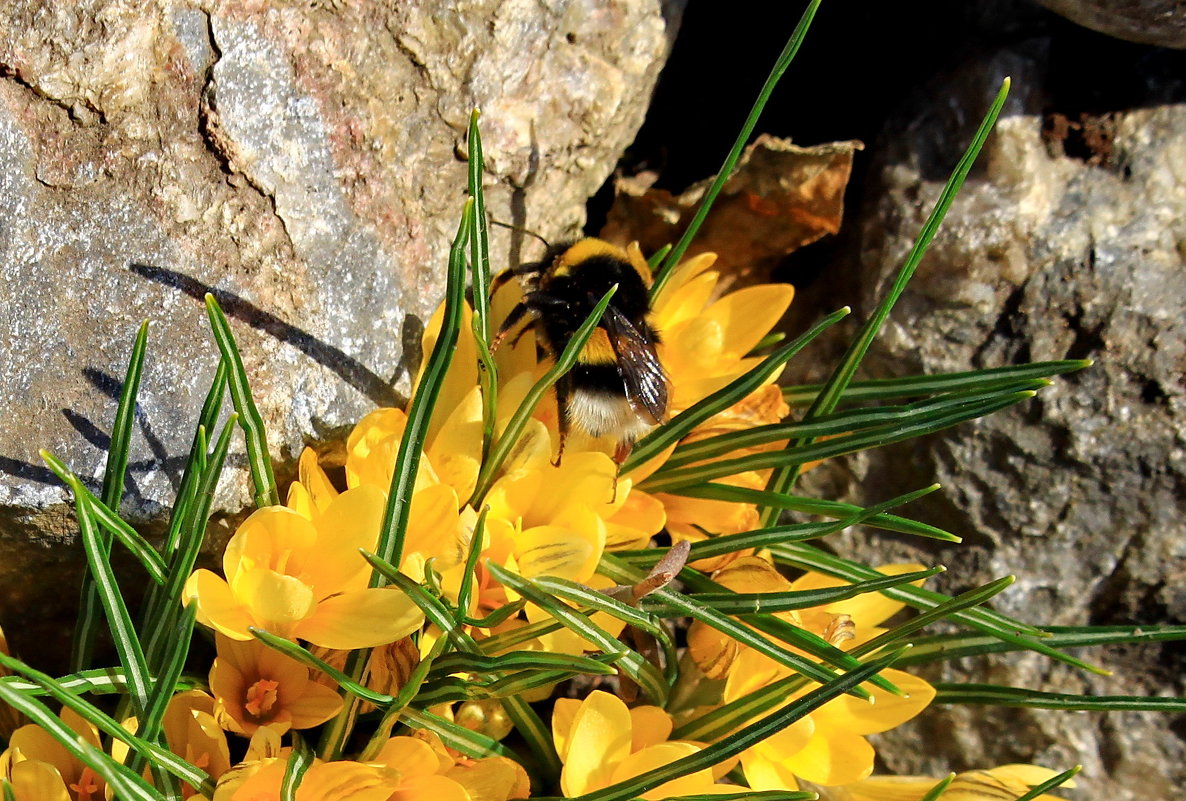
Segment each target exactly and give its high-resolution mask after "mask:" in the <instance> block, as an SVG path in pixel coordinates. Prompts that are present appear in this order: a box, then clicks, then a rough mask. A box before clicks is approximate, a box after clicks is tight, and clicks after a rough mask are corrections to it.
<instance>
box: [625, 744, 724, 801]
mask: <svg viewBox="0 0 1186 801" xmlns="http://www.w3.org/2000/svg"><path fill="white" fill-rule="evenodd" d="M700 750H701V749H700V746H697V745H692V744H691V743H684V742H673V743H657V744H656V745H651V746H648V747H647V748H644V749H643V750H641V751H636V752H635V753H633V754H631V755H630V756H628V757H626V758H625V759H624V760H622V762H621V764H619V765H618V767H617V768H616V769H615V770H614V772H613V776H612V777H611V778H610V781H611V782H612V783H617V782H621V781H625V780H627V779H630V778H633V777H634V776H638V775H640V774H642V773H646V772H647V771H649V770H654V769H656V768H662V767H665V766H667V765H670V764H671V763H672V762H675V761H676V760H677V759H683V758H684V757H689V756H691V755H692V754H696V753H699V752H700ZM712 785H713V778H712V771H711V770H709V769H708V768H704V769H703V770H698V771H696V772H695V773H689V774H688V775H686V776H680V777H679V778H678V779H672V780H671V781H669V782H665V783H663V784H661V785H659V786H658V787H653V788H651V789H650V790H647V791H646V792H644V793H642V794H641V796H639V797H640V798H645V799H648V801H651V799H660V798H669V797H671V796H678V795H694V794H696V793H702V792H704V791H706V790H707V789H708V788H710V787H712Z"/></svg>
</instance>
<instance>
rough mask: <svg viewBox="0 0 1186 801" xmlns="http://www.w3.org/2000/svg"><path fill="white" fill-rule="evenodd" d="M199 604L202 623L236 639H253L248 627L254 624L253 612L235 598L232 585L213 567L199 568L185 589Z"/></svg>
mask: <svg viewBox="0 0 1186 801" xmlns="http://www.w3.org/2000/svg"><path fill="white" fill-rule="evenodd" d="M182 592H183V594H184V596H185V597H186V598H192V599H194V600H192V601H191V603H196V604H197V605H198V615H197V619H198V622H199V623H201V624H202V625H204V626H210V627H211V628H213V629H217V630H218V631H221V632H222V633H223V634H225V635H226V636H228V637H233V638H234V639H236V640H247V639H251V635H250V634H249V633H248V632H247V627H248V626H251V625H253V624H254V620H253V618H252V616H251V611H250V610H249V609H248V608H247V606H246V605H245V604H244V603H243V602H241V601H240V600H239V599H238V598H236V597H235V595H234V593H232V592H231V588H230V585H228V584H227V583H226V581H224V580H223V579H222V578H221V577H220V576H217V575H215V574H214V573H211V572H210V571H209V570H205V569H202V570H197V571H195V572H194V573H193V574H192V575H191V576H190V577H189V578H188V579H186V582H185V589H184V590H183V591H182Z"/></svg>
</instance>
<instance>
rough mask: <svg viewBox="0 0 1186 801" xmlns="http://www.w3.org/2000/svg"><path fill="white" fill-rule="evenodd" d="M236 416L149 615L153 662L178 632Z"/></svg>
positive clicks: (149, 650)
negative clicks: (185, 590) (184, 596)
mask: <svg viewBox="0 0 1186 801" xmlns="http://www.w3.org/2000/svg"><path fill="white" fill-rule="evenodd" d="M236 418H237V415H234V414H232V415H231V416H230V417H229V418H228V419H227V421H226V424H224V425H223V427H222V432H221V433H220V434H219V435H218V441H217V442H216V443H215V444H214V451H213V452H212V453H211V454H210V458H209V460H208V461H207V463H206V469H205V470H204V471H203V472H202V475H201V476H200V478H199V479H198V483H197V488H196V490H195V491H194V500H193V503H192V504H191V506H190V510H189V515H188V516H187V518H186V520H185V522H184V524H183V526H182V533H181V542H180V545H179V547H178V548H177V550H176V551H175V552H174V553H173V558H172V560H171V561H170V563H169V572H168V575H167V576H166V578H165V584H164V586H163V587H161V589H160V592H159V593H158V594H157V596H156V598H157V600H158V603H157V605H156V606H155V607H154V608H153V610H152V614H151V616H150V617H148V618H147V629H146V630H147V642H148V648H147V656H148V659H149V664H151V665H158V664H160V660H161V654H162V653H163V652H164V649H165V648H166V647H167V645H168V644H169V642H170V640H171V639H172V638H173V637H174V636H176V635H175V631H176V628H175V621H176V620H177V619H178V617H179V615H180V614H181V607H182V597H181V591H182V589H183V588H184V587H185V582H186V580H187V579H188V578H189V577H190V574H191V573H193V572H194V564H195V563H196V562H197V560H198V553H199V552H200V551H201V550H202V543H203V542H205V540H206V524H207V523H208V522H209V520H210V510H211V508H212V507H213V505H214V491H215V489H217V487H218V480H219V479H220V478H221V477H222V467H223V464H225V462H226V455H227V451H228V450H229V449H230V445H231V434H232V433H233V432H234V428H235V424H236V422H237V419H236Z"/></svg>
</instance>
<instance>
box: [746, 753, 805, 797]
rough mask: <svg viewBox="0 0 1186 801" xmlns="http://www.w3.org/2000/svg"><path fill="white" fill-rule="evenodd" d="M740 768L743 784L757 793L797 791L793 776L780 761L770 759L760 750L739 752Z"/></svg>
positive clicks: (796, 783)
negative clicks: (743, 772)
mask: <svg viewBox="0 0 1186 801" xmlns="http://www.w3.org/2000/svg"><path fill="white" fill-rule="evenodd" d="M741 768H742V770H743V771H745V783H746V784H748V785H749V786H750V788H751V789H753V790H757V791H759V792H762V791H765V790H798V789H799V783H798V782H797V781H795V774H794V773H793V772H792V771H791V770H790V768H788V767H787V766H786V765H785V764H783V762H782V760H781V759H778V758H772V757H770V756H767V754H766V753H765V752H764V751H763V750H761V748H747V749H746V750H744V751H742V752H741Z"/></svg>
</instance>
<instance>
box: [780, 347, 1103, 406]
mask: <svg viewBox="0 0 1186 801" xmlns="http://www.w3.org/2000/svg"><path fill="white" fill-rule="evenodd" d="M1091 365H1092V361H1091V359H1065V360H1063V361H1054V362H1032V363H1030V364H1018V365H1009V366H1007V367H990V368H988V369H985V370H968V371H966V372H959V373H937V374H935V375H911V376H902V377H900V378H877V379H873V380H869V381H853V382H851V383H850V384H849V385H848V388H847V389H845V390H844V395H843V396H841V398H840V405H841V406H844V405H846V404H852V403H860V402H865V401H883V400H892V399H894V398H917V397H921V396H924V395H935V394H938V393H941V392H967V391H972V392H984V391H988V390H993V389H999V388H1000V387H1002V386H1005V385H1008V384H1011V383H1013V382H1014V381H1024V380H1029V379H1038V378H1051V377H1053V376H1056V375H1063V374H1064V373H1073V372H1075V371H1076V370H1082V369H1084V368H1085V367H1090V366H1091ZM822 389H823V384H800V385H796V386H790V387H784V388H783V391H782V397H783V400H785V401H786V402H787V403H788V404H789V405H791V406H810V405H811V404H812V403H814V402H815V399H816V398H817V397H818V396H819V394H820V391H821V390H822Z"/></svg>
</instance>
